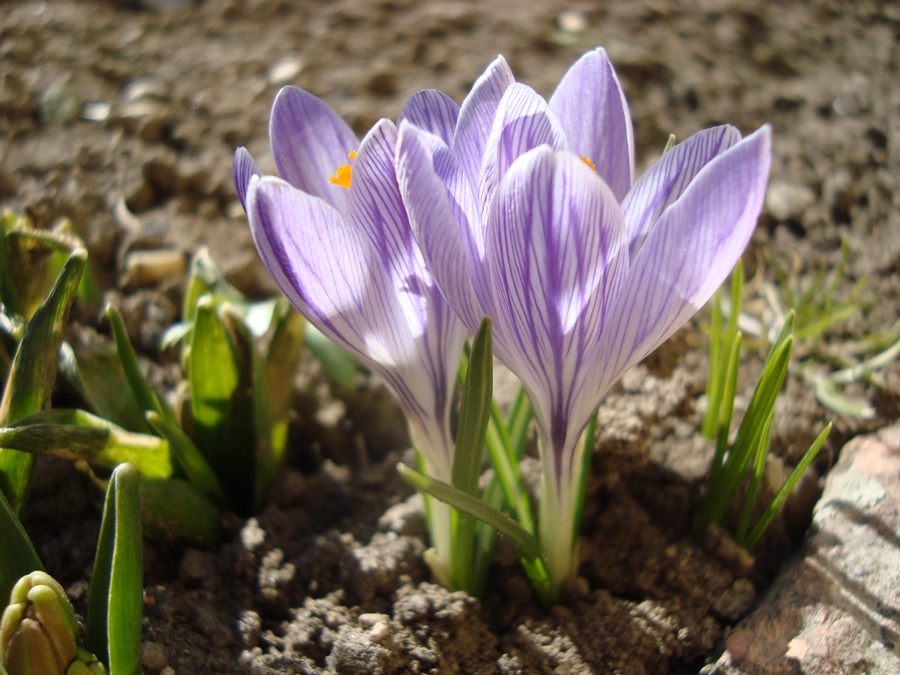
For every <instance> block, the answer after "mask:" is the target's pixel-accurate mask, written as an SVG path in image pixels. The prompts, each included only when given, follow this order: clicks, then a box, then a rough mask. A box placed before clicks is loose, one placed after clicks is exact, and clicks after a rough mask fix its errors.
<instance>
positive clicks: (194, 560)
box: [178, 548, 210, 587]
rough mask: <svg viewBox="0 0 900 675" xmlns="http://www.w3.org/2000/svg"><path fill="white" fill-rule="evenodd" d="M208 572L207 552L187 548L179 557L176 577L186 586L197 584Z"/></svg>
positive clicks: (208, 560)
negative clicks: (179, 563) (179, 562)
mask: <svg viewBox="0 0 900 675" xmlns="http://www.w3.org/2000/svg"><path fill="white" fill-rule="evenodd" d="M209 572H210V558H209V554H208V553H205V552H203V551H198V550H196V549H193V548H189V549H188V550H187V551H185V552H184V555H183V556H182V557H181V565H179V567H178V578H179V579H181V582H182V583H183V584H184V585H185V586H188V587H192V586H198V585H199V584H200V582H201V581H203V580H204V579H205V578H206V577H207V576H208V575H209Z"/></svg>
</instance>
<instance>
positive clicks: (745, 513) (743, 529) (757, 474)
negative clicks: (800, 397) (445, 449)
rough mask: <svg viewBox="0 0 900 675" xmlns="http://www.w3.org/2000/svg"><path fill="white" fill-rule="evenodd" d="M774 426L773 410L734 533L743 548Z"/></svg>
mask: <svg viewBox="0 0 900 675" xmlns="http://www.w3.org/2000/svg"><path fill="white" fill-rule="evenodd" d="M774 424H775V411H774V410H773V411H771V412H770V413H769V416H768V417H767V418H766V425H765V427H764V428H763V433H762V436H760V439H759V443H758V444H757V446H756V450H755V451H754V452H753V471H752V473H751V474H750V482H749V484H748V486H747V496H746V497H745V498H744V505H743V506H742V507H741V518H740V520H739V521H738V526H737V528H736V529H735V531H734V539H735V541H736V542H737V543H739V544H741V545H742V546H743V545H744V542H745V541H746V539H747V530H748V529H749V528H750V519H751V518H753V512H754V510H755V509H756V498H757V495H759V491H760V488H762V483H763V478H765V473H766V460H767V459H768V457H769V449H770V448H771V444H772V427H773V426H774Z"/></svg>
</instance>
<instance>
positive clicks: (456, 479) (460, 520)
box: [448, 318, 494, 595]
mask: <svg viewBox="0 0 900 675" xmlns="http://www.w3.org/2000/svg"><path fill="white" fill-rule="evenodd" d="M492 351H493V350H492V341H491V320H490V319H487V318H486V319H484V320H483V321H482V322H481V327H480V328H479V329H478V333H476V334H475V339H474V340H473V342H472V352H471V356H470V358H469V363H468V368H467V370H466V378H465V384H464V386H463V390H462V400H461V402H460V412H459V425H458V428H457V432H456V449H455V452H454V455H453V478H452V480H453V486H454V487H455V488H457V489H458V490H462V491H463V492H465V493H467V494H470V495H472V496H477V494H478V479H479V477H480V476H481V465H482V461H483V459H484V439H485V434H486V433H487V427H488V421H489V420H490V418H491V405H492V403H493V372H494V371H493V362H492V360H491V359H492ZM451 518H452V522H453V532H452V533H451V537H452V541H453V552H452V557H451V560H450V569H449V570H448V573H449V576H450V580H451V582H452V583H453V584H454V586H455V587H456V588H459V589H462V590H465V591H467V592H469V593H472V594H474V595H478V594H480V592H481V589H482V587H483V585H484V584H483V582H484V580H483V579H478V578H475V577H473V571H474V569H473V568H474V566H475V558H476V555H479V553H476V551H475V549H474V546H475V544H476V538H475V534H476V532H475V521H474V520H473V519H472V517H471V516H467V515H464V514H461V513H458V512H457V513H453V514H451Z"/></svg>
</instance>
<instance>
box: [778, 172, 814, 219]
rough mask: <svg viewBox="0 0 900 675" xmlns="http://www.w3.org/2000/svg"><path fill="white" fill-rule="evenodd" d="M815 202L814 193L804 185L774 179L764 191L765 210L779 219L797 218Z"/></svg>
mask: <svg viewBox="0 0 900 675" xmlns="http://www.w3.org/2000/svg"><path fill="white" fill-rule="evenodd" d="M815 202H816V193H815V192H813V191H812V189H811V188H809V187H808V186H806V185H799V184H796V183H788V182H785V181H777V180H776V181H772V183H771V184H770V185H769V190H768V192H766V211H768V212H769V213H770V214H771V215H772V217H773V218H775V220H779V221H785V220H791V219H793V218H799V217H800V215H801V214H802V213H803V212H804V211H806V209H808V208H809V207H810V206H812V205H813V204H815Z"/></svg>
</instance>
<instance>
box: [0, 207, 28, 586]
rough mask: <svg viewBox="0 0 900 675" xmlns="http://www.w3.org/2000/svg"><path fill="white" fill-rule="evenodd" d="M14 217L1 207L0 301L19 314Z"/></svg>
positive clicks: (14, 215)
mask: <svg viewBox="0 0 900 675" xmlns="http://www.w3.org/2000/svg"><path fill="white" fill-rule="evenodd" d="M16 218H17V216H16V214H15V213H13V212H12V211H10V210H9V209H3V212H2V213H0V302H2V303H3V304H4V305H6V307H7V308H8V309H9V311H11V312H13V313H16V314H21V313H22V312H21V311H20V307H19V292H18V289H17V288H16V280H15V278H14V277H13V274H12V266H11V265H10V264H9V263H10V260H9V249H8V248H7V246H8V244H7V236H6V233H7V232H8V231H9V230H11V229H12V228H13V227H15V221H16ZM26 574H27V572H26Z"/></svg>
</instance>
